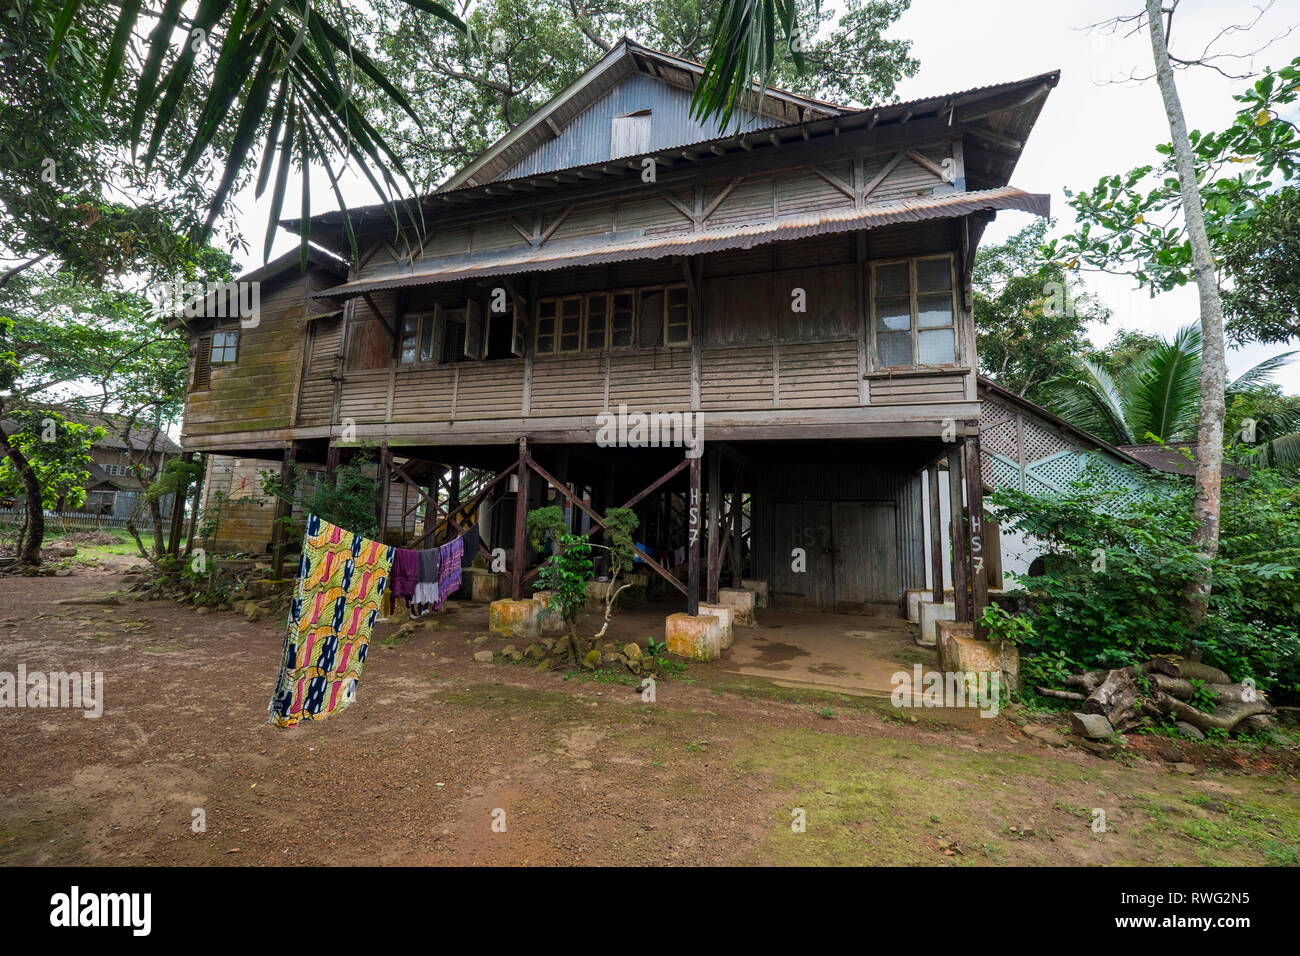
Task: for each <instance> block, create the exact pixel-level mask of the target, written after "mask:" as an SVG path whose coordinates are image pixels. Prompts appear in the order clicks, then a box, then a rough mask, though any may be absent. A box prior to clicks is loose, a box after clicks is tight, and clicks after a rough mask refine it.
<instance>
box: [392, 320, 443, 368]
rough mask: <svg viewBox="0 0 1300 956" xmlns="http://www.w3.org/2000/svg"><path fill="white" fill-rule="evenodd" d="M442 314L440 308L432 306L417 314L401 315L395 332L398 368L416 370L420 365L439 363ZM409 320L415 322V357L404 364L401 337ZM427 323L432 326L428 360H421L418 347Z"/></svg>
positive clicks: (421, 341)
mask: <svg viewBox="0 0 1300 956" xmlns="http://www.w3.org/2000/svg"><path fill="white" fill-rule="evenodd" d="M442 312H443V310H442V308H441V306H434V307H433V308H432V309H421V310H419V311H418V312H406V313H403V314H402V316H401V318H400V320H399V321H400V323H401V324H400V325H399V326H398V331H397V334H398V342H397V362H396V364H397V367H398V368H416V367H417V366H421V365H437V364H439V363H440V361H441V358H442V338H443V337H442V335H440V334H439V331H440V325H441V318H440V317H441V315H442ZM411 319H414V320H415V356H414V357H413V358H412V359H411V361H409V362H406V361H403V360H402V341H401V337H402V335H403V334H404V333H405V331H406V323H407V322H408V321H410V320H411ZM428 323H432V325H431V326H430V328H431V329H432V334H431V336H430V340H429V341H430V352H429V358H427V359H422V358H420V346H421V343H423V342H424V330H425V327H426V325H427V324H428Z"/></svg>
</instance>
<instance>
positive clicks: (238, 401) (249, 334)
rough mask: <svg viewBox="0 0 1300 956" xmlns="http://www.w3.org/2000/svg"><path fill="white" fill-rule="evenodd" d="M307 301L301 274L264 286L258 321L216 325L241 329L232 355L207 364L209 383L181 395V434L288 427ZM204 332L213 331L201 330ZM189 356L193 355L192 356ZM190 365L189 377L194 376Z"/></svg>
mask: <svg viewBox="0 0 1300 956" xmlns="http://www.w3.org/2000/svg"><path fill="white" fill-rule="evenodd" d="M305 308H306V302H305V298H304V288H303V283H302V281H301V280H299V279H295V280H293V281H286V282H282V283H279V284H277V285H276V286H272V287H267V286H264V287H263V288H262V289H261V292H260V309H259V313H258V320H257V324H256V325H252V326H247V327H241V326H240V324H239V322H237V321H227V322H223V323H221V324H220V325H218V327H217V328H218V329H219V330H221V331H233V330H238V332H239V344H238V351H237V353H236V361H235V362H233V363H232V364H229V365H213V366H210V372H209V374H208V378H207V388H192V389H191V390H190V392H189V394H188V395H187V396H186V400H185V422H184V428H183V432H184V434H185V435H213V434H222V433H225V432H235V431H253V430H258V429H271V428H287V427H289V426H291V425H292V424H293V414H294V400H295V394H296V392H297V383H298V378H299V375H300V371H301V361H302V339H303V322H304V315H305ZM201 334H202V335H203V336H204V337H206V336H207V335H210V334H211V332H204V333H201ZM192 361H193V360H192ZM194 371H195V370H194V368H193V365H191V369H190V381H191V382H193V381H194Z"/></svg>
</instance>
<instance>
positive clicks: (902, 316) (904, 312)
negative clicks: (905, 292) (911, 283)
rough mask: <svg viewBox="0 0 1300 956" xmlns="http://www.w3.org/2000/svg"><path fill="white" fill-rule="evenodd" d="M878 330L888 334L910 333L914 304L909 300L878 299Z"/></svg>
mask: <svg viewBox="0 0 1300 956" xmlns="http://www.w3.org/2000/svg"><path fill="white" fill-rule="evenodd" d="M876 328H878V329H881V330H884V331H888V332H910V331H911V330H912V303H911V302H910V301H909V300H907V299H884V300H880V299H877V300H876Z"/></svg>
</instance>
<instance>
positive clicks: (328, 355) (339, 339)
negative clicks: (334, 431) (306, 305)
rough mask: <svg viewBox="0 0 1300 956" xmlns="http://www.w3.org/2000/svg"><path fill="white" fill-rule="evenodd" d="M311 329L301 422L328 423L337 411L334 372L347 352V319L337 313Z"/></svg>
mask: <svg viewBox="0 0 1300 956" xmlns="http://www.w3.org/2000/svg"><path fill="white" fill-rule="evenodd" d="M309 329H310V336H309V338H308V346H307V365H306V369H305V371H304V372H303V381H302V389H301V391H300V393H299V396H298V421H297V424H299V425H327V424H329V422H330V421H331V419H332V418H333V414H334V378H333V376H334V371H335V369H336V368H337V367H338V364H339V362H338V360H339V358H340V357H341V356H342V354H343V352H342V348H343V320H342V319H341V318H339V317H337V316H336V317H333V318H328V319H316V320H314V321H313V322H312V323H311V325H310V326H309Z"/></svg>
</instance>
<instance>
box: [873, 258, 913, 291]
mask: <svg viewBox="0 0 1300 956" xmlns="http://www.w3.org/2000/svg"><path fill="white" fill-rule="evenodd" d="M909 291H910V290H909V288H908V278H907V263H906V262H893V263H890V264H889V265H886V266H876V295H907V294H908V292H909Z"/></svg>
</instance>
